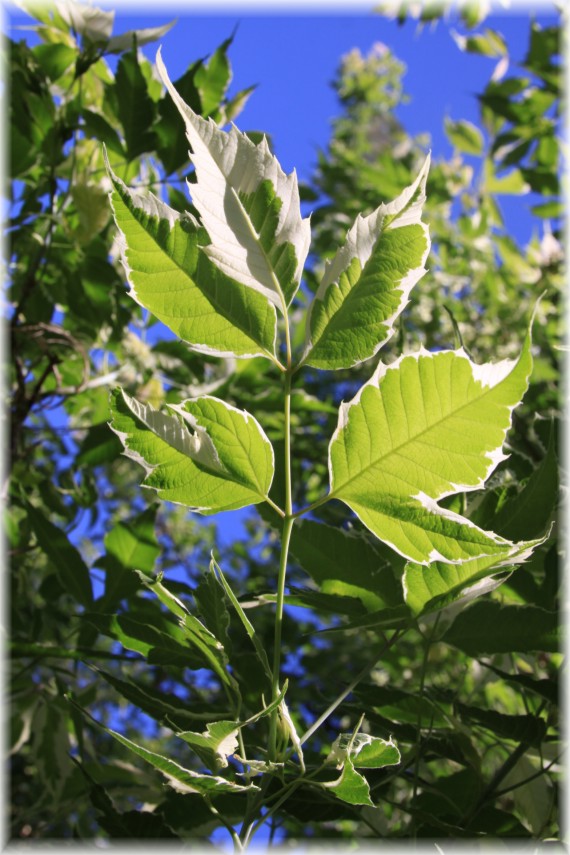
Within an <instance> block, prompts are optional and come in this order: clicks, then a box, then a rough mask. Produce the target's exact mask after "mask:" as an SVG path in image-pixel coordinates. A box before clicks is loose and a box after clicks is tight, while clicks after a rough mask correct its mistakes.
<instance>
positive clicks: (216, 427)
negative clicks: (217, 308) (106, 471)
mask: <svg viewBox="0 0 570 855" xmlns="http://www.w3.org/2000/svg"><path fill="white" fill-rule="evenodd" d="M170 408H171V409H173V410H175V411H176V415H165V414H164V413H161V412H159V411H158V410H155V409H153V407H151V406H150V404H140V403H139V402H138V401H135V399H134V398H130V397H129V396H128V395H127V394H126V392H124V391H122V390H121V389H116V390H115V391H114V392H113V394H112V398H111V410H112V414H113V420H112V422H111V427H112V428H113V430H114V431H115V432H116V433H117V434H118V435H119V437H120V439H121V441H122V442H123V445H124V446H125V454H126V455H127V457H131V458H132V459H133V460H136V461H137V462H138V463H140V464H141V465H142V466H144V468H145V469H146V471H147V477H146V478H145V481H144V482H143V486H145V487H150V488H152V489H153V490H156V491H157V493H158V495H159V496H160V498H162V499H166V500H168V501H170V502H176V503H178V504H182V505H186V506H187V507H190V508H192V509H193V510H195V511H198V512H200V513H204V514H210V513H217V512H218V511H223V510H233V509H235V508H243V507H245V506H247V505H252V504H257V503H258V502H263V501H265V500H266V498H267V494H268V492H269V488H270V486H271V481H272V479H273V449H272V447H271V443H270V442H269V440H268V439H267V437H266V435H265V433H264V432H263V430H262V429H261V427H260V426H259V424H258V422H257V421H256V420H255V419H254V418H253V416H251V415H249V414H248V413H246V412H244V411H242V410H237V409H235V407H231V406H230V405H229V404H225V403H224V402H223V401H220V400H219V399H217V398H211V397H209V396H204V397H202V398H194V399H189V400H187V401H184V402H183V403H182V404H171V405H170ZM188 426H190V427H192V428H193V432H191V431H190V430H189V427H188Z"/></svg>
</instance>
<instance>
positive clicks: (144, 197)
mask: <svg viewBox="0 0 570 855" xmlns="http://www.w3.org/2000/svg"><path fill="white" fill-rule="evenodd" d="M103 156H104V160H105V165H106V168H107V172H108V173H109V176H110V178H111V182H112V183H117V184H118V185H119V186H120V187H122V188H123V190H124V192H125V193H126V195H127V196H128V197H129V199H130V200H131V201H132V204H133V206H134V207H135V208H138V209H139V211H142V212H143V213H144V214H146V215H147V216H149V217H157V218H158V219H159V220H166V221H167V222H168V225H169V226H170V228H171V229H173V228H174V226H175V225H176V224H177V223H178V222H179V221H180V220H181V219H182V215H181V214H180V213H179V212H178V211H175V210H174V209H173V208H171V207H170V206H169V205H166V204H165V203H164V202H163V201H161V200H160V199H158V198H157V197H156V196H155V195H154V193H152V192H150V191H147V192H144V191H142V190H140V189H132V188H130V187H127V185H126V184H125V182H124V181H123V180H122V179H121V178H119V176H118V175H116V174H115V173H114V172H113V169H112V168H111V164H110V163H109V158H108V155H107V150H106V148H105V146H103ZM115 190H116V188H115V187H113V189H112V190H111V191H110V193H109V202H110V205H111V211H112V213H113V219H114V221H115V225H116V227H117V234H116V237H115V241H114V249H113V252H116V253H117V255H118V256H119V259H120V262H121V265H122V267H123V270H124V271H125V277H126V279H127V282H128V283H129V291H128V295H129V297H132V299H133V300H134V301H135V303H138V304H139V306H141V308H143V309H145V311H149V312H151V314H153V313H152V310H151V309H149V308H148V307H147V306H146V305H145V303H143V301H142V300H141V299H140V298H139V296H138V294H137V289H136V286H135V283H134V280H133V277H132V273H133V270H132V268H131V266H130V265H129V262H128V259H127V252H128V251H129V246H128V243H127V238H126V235H125V233H124V232H123V230H122V229H121V228H120V226H119V225H118V222H117V212H116V210H115V205H114V203H113V192H115ZM117 192H118V191H117ZM123 204H124V203H123ZM184 216H187V217H190V218H191V219H194V218H193V217H192V215H191V214H189V213H187V214H185V215H184ZM151 240H152V238H151ZM188 278H189V279H191V278H192V277H191V276H190V275H189V274H188ZM196 287H198V286H196ZM206 299H207V298H206ZM272 308H273V307H272ZM213 311H216V310H215V309H213ZM273 311H275V309H273ZM161 323H164V322H161ZM228 323H231V321H228ZM274 329H275V332H274V334H273V354H272V357H274V356H275V350H276V347H277V318H276V320H275V325H274ZM245 335H247V333H245ZM248 337H249V336H248ZM178 338H180V337H179V336H178ZM180 340H182V339H180ZM187 344H188V346H189V347H190V348H191V349H192V350H193V351H195V352H196V353H203V354H204V355H205V356H216V357H220V358H226V359H232V358H233V359H253V358H254V357H256V356H263V357H266V358H267V357H268V352H266V351H265V350H263V348H260V349H259V350H256V351H254V352H252V353H234V351H233V350H221V349H220V348H216V347H211V346H210V345H207V344H200V343H199V342H198V343H194V342H187Z"/></svg>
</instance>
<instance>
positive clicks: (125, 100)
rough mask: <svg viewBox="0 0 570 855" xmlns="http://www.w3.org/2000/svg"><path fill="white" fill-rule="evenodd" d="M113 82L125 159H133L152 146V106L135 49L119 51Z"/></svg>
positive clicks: (153, 137) (153, 144)
mask: <svg viewBox="0 0 570 855" xmlns="http://www.w3.org/2000/svg"><path fill="white" fill-rule="evenodd" d="M115 84H116V85H115V91H116V98H117V117H118V119H119V121H120V123H121V125H122V126H123V133H124V136H125V147H126V156H127V160H134V158H135V157H138V155H140V154H142V153H143V152H146V151H152V150H153V149H154V147H155V145H156V135H155V132H154V129H153V125H154V122H155V118H156V107H155V104H154V102H153V100H152V98H151V97H150V96H149V94H148V90H147V83H146V80H145V78H144V75H143V73H142V71H141V69H140V66H139V62H138V58H137V53H136V51H134V50H133V51H130V52H129V53H125V54H123V56H122V57H121V59H120V60H119V65H118V66H117V74H116V77H115Z"/></svg>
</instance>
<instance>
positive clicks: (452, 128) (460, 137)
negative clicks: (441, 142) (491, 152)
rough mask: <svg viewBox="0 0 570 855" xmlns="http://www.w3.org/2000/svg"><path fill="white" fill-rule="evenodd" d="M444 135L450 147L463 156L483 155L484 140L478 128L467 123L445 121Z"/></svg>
mask: <svg viewBox="0 0 570 855" xmlns="http://www.w3.org/2000/svg"><path fill="white" fill-rule="evenodd" d="M445 133H446V134H447V137H448V139H449V140H450V141H451V143H452V145H453V146H454V147H455V148H456V149H458V151H462V152H465V154H477V155H479V156H481V155H482V154H483V148H484V139H483V134H482V133H481V131H480V130H479V128H478V127H477V126H476V125H474V124H472V123H471V122H467V121H458V122H453V121H452V120H451V119H446V120H445Z"/></svg>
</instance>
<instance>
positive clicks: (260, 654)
mask: <svg viewBox="0 0 570 855" xmlns="http://www.w3.org/2000/svg"><path fill="white" fill-rule="evenodd" d="M210 570H211V571H212V572H213V573H217V574H218V575H219V577H220V581H221V583H222V585H223V588H224V590H225V592H226V594H227V596H228V599H229V601H230V603H231V604H232V606H233V607H234V609H235V611H236V614H237V615H238V617H239V619H240V620H241V622H242V624H243V627H244V629H245V631H246V633H247V635H248V636H249V638H250V640H251V643H252V644H253V646H254V648H255V652H256V654H257V658H258V659H259V661H260V663H261V665H262V667H263V670H264V671H265V674H266V676H267V677H268V679H269V682H270V683H271V684H272V683H273V674H272V671H271V667H270V665H269V660H268V658H267V653H266V650H265V648H264V646H263V644H262V643H261V640H260V638H259V636H258V634H257V633H256V631H255V627H254V626H253V624H252V623H251V621H250V619H249V618H248V616H247V615H246V613H245V612H244V610H243V608H242V607H241V605H240V603H239V600H238V599H237V597H236V595H235V594H234V592H233V591H232V589H231V587H230V585H229V583H228V581H227V579H226V577H225V576H224V574H223V572H222V568H221V567H220V565H219V564H218V562H217V561H216V559H215V558H214V557H213V555H212V559H211V561H210Z"/></svg>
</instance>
